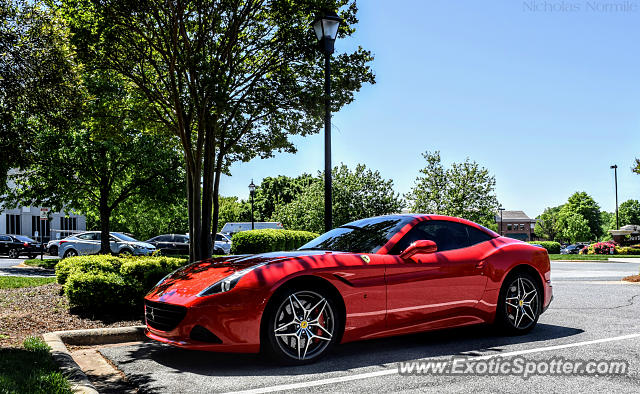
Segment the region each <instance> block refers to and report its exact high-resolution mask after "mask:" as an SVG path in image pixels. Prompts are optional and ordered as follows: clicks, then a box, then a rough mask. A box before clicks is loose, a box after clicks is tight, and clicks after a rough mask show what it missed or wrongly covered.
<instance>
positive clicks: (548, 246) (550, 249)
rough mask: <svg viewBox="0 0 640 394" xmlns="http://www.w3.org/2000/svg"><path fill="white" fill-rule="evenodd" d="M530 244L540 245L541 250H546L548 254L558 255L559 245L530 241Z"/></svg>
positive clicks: (550, 242)
mask: <svg viewBox="0 0 640 394" xmlns="http://www.w3.org/2000/svg"><path fill="white" fill-rule="evenodd" d="M529 243H530V244H535V245H540V246H542V247H543V248H545V249H547V252H548V253H549V254H558V253H560V243H558V242H553V241H531V242H529Z"/></svg>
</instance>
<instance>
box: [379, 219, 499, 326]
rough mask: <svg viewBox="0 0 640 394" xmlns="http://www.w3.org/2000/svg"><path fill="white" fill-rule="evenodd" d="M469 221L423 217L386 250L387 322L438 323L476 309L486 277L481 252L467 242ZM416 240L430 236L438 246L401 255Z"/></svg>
mask: <svg viewBox="0 0 640 394" xmlns="http://www.w3.org/2000/svg"><path fill="white" fill-rule="evenodd" d="M467 227H468V226H467V225H465V224H462V223H459V222H453V221H446V220H428V221H424V222H421V223H418V224H417V225H416V226H415V227H414V228H413V229H411V230H410V231H409V232H408V233H407V234H406V235H405V236H404V237H403V238H402V239H401V240H400V241H399V242H398V244H396V246H395V247H394V248H393V249H392V250H391V251H390V257H391V260H390V261H389V264H388V265H387V275H386V281H387V325H388V327H389V328H396V327H406V326H413V325H421V324H426V323H431V324H432V325H433V326H434V327H437V326H438V324H439V323H440V322H443V321H451V319H456V318H465V317H469V316H472V315H473V314H474V310H473V309H474V308H475V306H476V304H477V303H478V301H479V300H480V298H481V297H482V295H483V293H484V290H485V286H486V282H487V281H486V277H485V276H484V270H483V263H482V260H481V256H482V253H480V250H478V249H477V247H476V246H475V245H471V241H470V238H469V232H468V231H467ZM477 231H479V230H477ZM487 237H489V236H488V235H487ZM417 240H431V241H434V242H435V243H436V244H437V246H438V251H437V252H435V253H430V254H418V255H415V256H414V257H413V258H411V259H403V258H402V257H400V253H401V252H402V251H403V250H404V249H405V248H406V247H407V246H409V245H410V244H411V243H413V242H415V241H417ZM444 324H447V323H446V322H445V323H444Z"/></svg>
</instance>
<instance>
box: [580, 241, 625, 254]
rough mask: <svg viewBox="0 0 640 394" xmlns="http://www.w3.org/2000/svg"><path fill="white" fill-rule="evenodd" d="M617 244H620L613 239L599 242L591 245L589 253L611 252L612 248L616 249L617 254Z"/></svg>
mask: <svg viewBox="0 0 640 394" xmlns="http://www.w3.org/2000/svg"><path fill="white" fill-rule="evenodd" d="M617 246H618V244H617V243H615V242H613V241H606V242H597V243H595V244H591V245H589V249H588V251H587V254H611V248H613V249H614V254H615V252H616V247H617Z"/></svg>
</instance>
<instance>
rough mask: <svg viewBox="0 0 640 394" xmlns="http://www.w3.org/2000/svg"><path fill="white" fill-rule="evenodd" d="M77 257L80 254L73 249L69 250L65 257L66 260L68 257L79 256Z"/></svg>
mask: <svg viewBox="0 0 640 394" xmlns="http://www.w3.org/2000/svg"><path fill="white" fill-rule="evenodd" d="M77 255H78V252H76V251H75V250H73V249H69V250H67V251H66V252H64V257H65V258H67V257H75V256H77Z"/></svg>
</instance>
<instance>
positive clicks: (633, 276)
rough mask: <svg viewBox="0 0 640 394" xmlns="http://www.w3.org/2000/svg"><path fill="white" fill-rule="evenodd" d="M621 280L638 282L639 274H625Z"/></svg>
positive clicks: (639, 280) (639, 279)
mask: <svg viewBox="0 0 640 394" xmlns="http://www.w3.org/2000/svg"><path fill="white" fill-rule="evenodd" d="M622 280H626V281H627V282H640V275H631V276H627V277H625V278H622Z"/></svg>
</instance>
